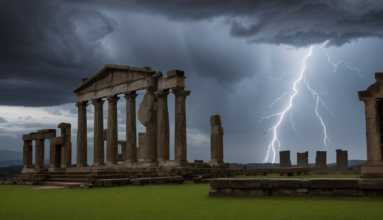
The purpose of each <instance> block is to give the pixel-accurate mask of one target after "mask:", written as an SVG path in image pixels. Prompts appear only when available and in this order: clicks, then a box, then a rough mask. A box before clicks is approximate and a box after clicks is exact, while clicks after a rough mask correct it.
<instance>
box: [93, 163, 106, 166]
mask: <svg viewBox="0 0 383 220" xmlns="http://www.w3.org/2000/svg"><path fill="white" fill-rule="evenodd" d="M104 165H105V163H95V164H93V166H94V167H98V166H104Z"/></svg>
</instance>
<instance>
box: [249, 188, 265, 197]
mask: <svg viewBox="0 0 383 220" xmlns="http://www.w3.org/2000/svg"><path fill="white" fill-rule="evenodd" d="M246 194H247V195H248V196H263V189H246Z"/></svg>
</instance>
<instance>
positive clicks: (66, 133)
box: [56, 123, 72, 168]
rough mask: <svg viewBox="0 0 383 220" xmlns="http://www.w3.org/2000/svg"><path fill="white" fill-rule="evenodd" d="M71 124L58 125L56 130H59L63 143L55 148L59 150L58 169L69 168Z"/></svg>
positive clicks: (70, 162) (70, 159)
mask: <svg viewBox="0 0 383 220" xmlns="http://www.w3.org/2000/svg"><path fill="white" fill-rule="evenodd" d="M71 127H72V126H71V124H69V123H60V124H59V126H58V128H60V129H61V136H62V137H63V141H64V143H63V144H62V145H61V146H56V147H58V149H59V150H60V148H61V162H60V164H61V165H60V167H62V168H66V167H70V166H71V164H72V142H71Z"/></svg>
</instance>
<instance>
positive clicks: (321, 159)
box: [315, 151, 327, 169]
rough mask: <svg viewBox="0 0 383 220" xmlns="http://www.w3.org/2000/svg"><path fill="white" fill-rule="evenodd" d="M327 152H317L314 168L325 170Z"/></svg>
mask: <svg viewBox="0 0 383 220" xmlns="http://www.w3.org/2000/svg"><path fill="white" fill-rule="evenodd" d="M326 158H327V152H326V151H317V155H316V158H315V167H316V168H318V169H327V161H326Z"/></svg>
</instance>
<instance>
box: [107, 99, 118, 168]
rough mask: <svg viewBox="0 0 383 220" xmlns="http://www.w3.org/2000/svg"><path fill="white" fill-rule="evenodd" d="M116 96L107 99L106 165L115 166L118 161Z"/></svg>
mask: <svg viewBox="0 0 383 220" xmlns="http://www.w3.org/2000/svg"><path fill="white" fill-rule="evenodd" d="M119 99H120V98H119V97H117V96H112V97H108V134H107V140H106V145H107V146H106V164H116V163H117V159H118V129H117V126H118V123H117V101H118V100H119Z"/></svg>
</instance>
